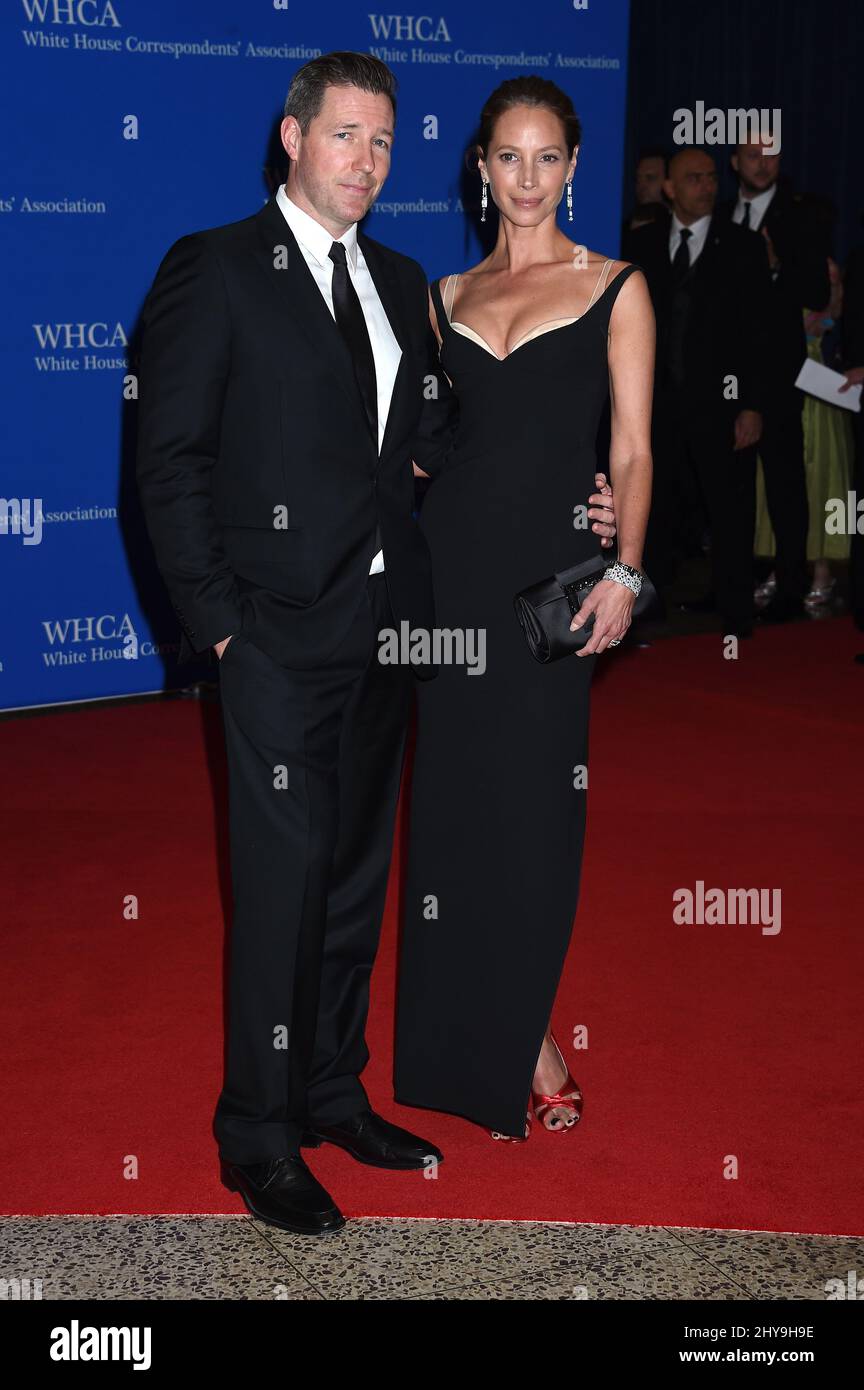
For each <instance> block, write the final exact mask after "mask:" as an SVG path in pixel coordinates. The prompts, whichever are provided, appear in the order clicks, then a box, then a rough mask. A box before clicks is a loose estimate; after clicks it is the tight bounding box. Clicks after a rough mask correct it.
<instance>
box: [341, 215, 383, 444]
mask: <svg viewBox="0 0 864 1390" xmlns="http://www.w3.org/2000/svg"><path fill="white" fill-rule="evenodd" d="M330 259H331V261H332V262H333V308H334V310H335V312H336V322H337V324H338V325H339V328H340V329H341V332H342V336H343V337H344V339H345V341H346V343H347V344H348V351H349V352H350V354H351V360H352V362H353V363H354V375H355V376H356V378H357V385H358V386H359V387H360V395H361V396H362V397H363V406H364V408H365V411H366V419H367V420H368V421H369V429H370V431H371V433H372V438H373V440H374V441H375V452H376V453H377V452H378V383H377V379H376V376H375V358H374V356H373V353H372V344H371V342H370V341H369V329H368V328H367V327H366V320H365V318H364V317H363V310H362V308H361V307H360V300H359V299H358V297H357V291H356V290H355V288H354V286H353V285H352V283H351V277H350V275H349V274H348V260H347V257H346V255H345V247H344V246H343V245H342V242H341V241H334V243H333V245H332V246H331V247H330Z"/></svg>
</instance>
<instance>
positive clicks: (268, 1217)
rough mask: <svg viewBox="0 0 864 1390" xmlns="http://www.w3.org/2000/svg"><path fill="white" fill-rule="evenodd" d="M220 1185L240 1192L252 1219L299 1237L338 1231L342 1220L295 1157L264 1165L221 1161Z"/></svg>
mask: <svg viewBox="0 0 864 1390" xmlns="http://www.w3.org/2000/svg"><path fill="white" fill-rule="evenodd" d="M222 1181H223V1182H224V1183H225V1186H226V1187H229V1188H230V1189H231V1191H232V1192H239V1193H240V1195H241V1197H242V1198H243V1201H244V1202H245V1203H246V1205H247V1207H248V1208H249V1210H250V1211H251V1213H252V1215H253V1216H257V1217H259V1219H260V1220H261V1221H267V1222H268V1223H269V1224H270V1225H271V1226H279V1227H280V1229H281V1230H283V1231H295V1232H296V1233H297V1234H298V1235H301V1236H324V1235H329V1234H330V1233H331V1232H332V1231H339V1230H341V1229H342V1227H343V1226H344V1225H345V1217H344V1216H343V1215H342V1213H341V1211H340V1210H339V1208H338V1207H337V1206H336V1204H335V1202H334V1201H333V1198H332V1197H331V1196H330V1193H329V1192H328V1191H327V1189H326V1188H324V1187H322V1186H321V1184H320V1182H319V1181H318V1179H317V1178H316V1177H315V1174H314V1173H311V1172H310V1171H309V1169H308V1168H307V1167H306V1164H305V1163H304V1162H303V1159H302V1158H301V1157H300V1155H299V1154H298V1155H297V1156H296V1157H290V1158H289V1157H286V1158H271V1159H270V1160H269V1161H268V1162H266V1163H230V1162H229V1161H228V1160H227V1159H223V1160H222Z"/></svg>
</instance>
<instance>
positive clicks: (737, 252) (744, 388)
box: [629, 215, 769, 419]
mask: <svg viewBox="0 0 864 1390" xmlns="http://www.w3.org/2000/svg"><path fill="white" fill-rule="evenodd" d="M629 246H630V254H631V258H632V259H633V260H634V261H635V262H636V263H637V265H640V266H641V267H642V269H643V270H644V272H645V278H646V279H647V281H648V287H649V289H650V291H651V299H652V301H653V304H654V313H655V315H656V319H657V370H656V372H655V378H654V379H655V383H656V387H657V391H658V393H660V394H662V393H663V391H664V389H665V387H666V386H667V385H668V379H667V377H666V369H667V366H668V362H669V357H670V339H671V330H672V310H673V305H672V298H673V292H674V286H673V282H672V264H671V259H670V255H669V228H668V226H660V225H657V226H651V227H638V228H637V229H636V231H634V232H631V233H630V242H629ZM692 273H693V285H692V299H691V305H690V311H689V315H688V318H687V325H686V332H685V337H684V353H683V357H684V369H685V384H684V395H685V398H686V400H687V402H688V403H689V405H690V406H691V407H692V408H693V410H694V411H697V412H698V413H700V414H704V415H712V414H713V415H715V416H716V417H717V418H718V419H721V418H722V419H727V418H728V417H730V416H732V417H734V416H735V415H737V414H738V413H739V411H741V410H759V409H761V404H762V399H763V394H764V373H765V341H764V328H765V321H766V315H767V309H766V303H767V300H766V297H767V294H768V291H769V278H768V256H767V252H766V249H765V245H764V242H760V240H759V239H758V238H757V237H754V236H753V234H752V232H746V231H743V230H742V228H740V227H736V226H735V225H734V224H733V223H731V222H728V221H725V220H722V219H721V218H719V217H717V216H716V215H715V216H714V217H713V218H712V220H711V224H710V226H709V228H708V235H707V237H706V240H705V245H704V247H703V248H702V252H701V254H700V255H699V257H698V259H697V261H696V263H695V265H694V266H693V272H692ZM730 375H731V376H735V377H737V379H738V395H737V399H732V400H727V399H726V392H725V391H724V383H725V381H726V379H727V378H728V377H729V376H730Z"/></svg>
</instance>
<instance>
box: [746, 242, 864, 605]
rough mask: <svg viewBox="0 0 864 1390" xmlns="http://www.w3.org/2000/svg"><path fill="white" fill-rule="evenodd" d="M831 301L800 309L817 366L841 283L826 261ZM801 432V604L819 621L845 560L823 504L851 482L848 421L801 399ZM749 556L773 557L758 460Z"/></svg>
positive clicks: (767, 589)
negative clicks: (807, 571)
mask: <svg viewBox="0 0 864 1390" xmlns="http://www.w3.org/2000/svg"><path fill="white" fill-rule="evenodd" d="M828 273H829V277H830V280H831V298H830V300H829V301H828V304H827V305H826V307H825V308H824V309H821V310H819V311H811V310H808V309H805V310H804V329H805V332H806V334H807V356H808V357H811V358H813V360H814V361H816V362H822V361H823V360H824V359H823V356H822V338H823V336H824V334H825V333H827V332H828V330H829V329H830V328H833V326H834V323H835V322H836V320H837V319H838V318H839V317H840V314H841V312H842V305H843V281H842V279H841V277H840V270H839V267H838V266H837V264H836V262H835V261H832V260H831V259H830V258H829V261H828ZM802 425H803V429H804V467H805V471H806V475H807V501H808V504H809V508H810V524H809V527H808V531H807V559H808V561H809V562H810V563H811V564H812V566H813V578H812V582H811V585H810V590H809V592H808V594H807V596H806V598H805V600H804V605H805V607H806V609H807V612H808V613H809V614H810V616H811V617H814V618H818V617H825V616H826V615H828V614H829V613H830V612H831V611H832V606H833V603H834V598H835V591H836V587H837V579H836V576H835V574H834V573H833V572H832V565H833V564H836V562H837V561H840V562H848V560H849V537H848V535H834V534H831V533H830V532H828V531H826V529H825V518H826V512H825V504H826V502H827V501H828V499H829V498H831V497H839V498H843V499H845V497H846V494H847V492H848V490H849V487H850V484H851V477H852V455H853V447H854V446H853V439H852V421H851V419H850V417H849V412H848V411H846V410H843V409H841V408H840V407H839V406H836V405H829V403H828V402H827V401H820V400H818V399H817V398H816V397H815V396H809V395H805V397H804V412H803V418H802ZM753 548H754V551H755V553H756V555H758V556H773V555H774V553H775V544H774V532H773V530H772V527H771V520H770V518H769V516H768V507H767V504H766V500H765V481H764V477H763V474H762V461H761V459H760V460H759V466H758V469H757V474H756V532H755V537H754V546H753ZM775 587H776V585H775V580H774V575H773V573H772V574H770V575H769V577H768V579H767V580H766V581H765V583H764V584H761V585H760V586H759V587H758V588H757V590H756V603H757V606H760V607H761V606H763V605H764V604H765V603H767V602H768V600H769V599H770V598H771V597H772V595H773V593H774V589H775Z"/></svg>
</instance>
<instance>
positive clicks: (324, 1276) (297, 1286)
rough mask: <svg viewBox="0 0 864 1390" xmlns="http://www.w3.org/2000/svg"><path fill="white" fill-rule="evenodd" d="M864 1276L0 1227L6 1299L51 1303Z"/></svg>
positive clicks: (806, 1240) (381, 1226)
mask: <svg viewBox="0 0 864 1390" xmlns="http://www.w3.org/2000/svg"><path fill="white" fill-rule="evenodd" d="M862 1270H864V1238H859V1237H851V1236H850V1237H846V1236H795V1235H777V1234H774V1233H770V1232H750V1231H705V1230H683V1229H678V1228H667V1227H663V1226H640V1227H632V1226H596V1225H578V1226H577V1225H559V1224H545V1223H535V1222H516V1221H500V1222H489V1221H419V1220H418V1221H413V1220H412V1221H406V1220H395V1219H394V1220H391V1219H387V1220H382V1219H377V1218H376V1219H371V1218H369V1219H362V1220H353V1221H349V1222H348V1225H347V1226H346V1227H344V1229H343V1230H342V1231H339V1232H337V1233H336V1234H335V1235H332V1236H327V1237H318V1238H309V1237H300V1236H292V1235H290V1234H287V1233H285V1232H282V1231H279V1230H277V1229H276V1228H275V1227H272V1226H267V1225H265V1224H264V1223H263V1222H259V1221H257V1220H254V1219H253V1218H251V1217H247V1216H238V1217H225V1216H218V1217H216V1216H213V1217H202V1216H195V1217H164V1216H163V1217H140V1216H135V1217H120V1216H115V1217H90V1216H87V1217H85V1216H58V1217H38V1218H37V1217H26V1218H25V1217H14V1218H13V1217H7V1218H5V1219H3V1220H0V1285H2V1289H3V1290H4V1291H5V1293H4V1292H0V1297H2V1296H5V1297H9V1296H10V1294H9V1292H8V1281H14V1280H22V1281H23V1280H25V1279H29V1280H30V1288H31V1289H33V1288H34V1286H35V1285H34V1281H36V1280H40V1281H41V1286H40V1292H41V1297H42V1298H43V1299H46V1300H47V1299H88V1298H92V1299H106V1300H115V1299H138V1298H144V1299H158V1300H171V1299H242V1300H265V1299H287V1300H294V1299H299V1300H303V1301H308V1300H328V1299H339V1300H355V1301H356V1300H365V1299H377V1300H382V1299H410V1300H419V1299H422V1300H428V1299H446V1300H449V1301H459V1300H466V1299H472V1300H483V1301H494V1300H498V1299H510V1300H526V1299H530V1300H543V1299H549V1300H556V1301H561V1300H571V1299H578V1300H582V1299H599V1300H612V1301H614V1300H643V1299H653V1300H664V1301H665V1300H672V1301H675V1300H679V1299H693V1300H696V1301H709V1300H710V1301H717V1300H745V1301H749V1300H751V1299H758V1300H769V1301H775V1300H785V1299H799V1300H810V1301H824V1300H825V1299H826V1298H827V1297H828V1293H827V1292H826V1286H829V1287H830V1285H829V1281H831V1280H839V1281H841V1284H843V1285H844V1286H845V1285H846V1284H847V1283H848V1281H849V1277H850V1272H851V1271H862ZM3 1281H7V1283H4V1282H3ZM31 1296H32V1295H31Z"/></svg>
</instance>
